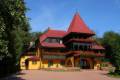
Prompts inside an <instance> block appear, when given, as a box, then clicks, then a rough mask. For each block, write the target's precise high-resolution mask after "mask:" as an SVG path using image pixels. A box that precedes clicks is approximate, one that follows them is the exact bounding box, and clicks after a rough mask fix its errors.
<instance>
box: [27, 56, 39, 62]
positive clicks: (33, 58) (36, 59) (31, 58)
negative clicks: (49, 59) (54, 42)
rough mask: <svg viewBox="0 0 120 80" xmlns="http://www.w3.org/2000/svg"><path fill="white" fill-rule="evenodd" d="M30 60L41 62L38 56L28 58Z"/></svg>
mask: <svg viewBox="0 0 120 80" xmlns="http://www.w3.org/2000/svg"><path fill="white" fill-rule="evenodd" d="M28 60H30V61H39V60H40V58H39V57H37V56H32V57H30V58H28Z"/></svg>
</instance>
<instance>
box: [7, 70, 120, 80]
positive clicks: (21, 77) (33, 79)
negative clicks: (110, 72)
mask: <svg viewBox="0 0 120 80" xmlns="http://www.w3.org/2000/svg"><path fill="white" fill-rule="evenodd" d="M106 74H107V72H106V71H95V70H81V71H80V72H47V71H41V70H28V71H26V70H23V71H22V72H21V73H19V74H17V75H14V76H11V77H10V78H9V79H5V80H120V78H111V77H108V76H107V75H106Z"/></svg>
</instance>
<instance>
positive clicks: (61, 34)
mask: <svg viewBox="0 0 120 80" xmlns="http://www.w3.org/2000/svg"><path fill="white" fill-rule="evenodd" d="M65 34H66V32H65V31H60V30H51V29H49V30H48V31H46V32H45V33H44V34H43V35H41V36H40V37H39V41H40V44H41V46H43V47H50V48H64V47H65V46H64V44H60V43H48V42H44V40H45V39H47V38H48V37H52V38H53V37H54V38H62V37H64V35H65Z"/></svg>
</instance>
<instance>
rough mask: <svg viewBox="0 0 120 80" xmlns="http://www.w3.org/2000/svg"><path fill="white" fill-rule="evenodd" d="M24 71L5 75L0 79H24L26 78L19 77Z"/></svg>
mask: <svg viewBox="0 0 120 80" xmlns="http://www.w3.org/2000/svg"><path fill="white" fill-rule="evenodd" d="M25 74H26V73H23V72H18V73H16V74H14V75H11V76H9V77H6V78H3V79H0V80H26V79H23V78H22V77H19V76H21V75H25Z"/></svg>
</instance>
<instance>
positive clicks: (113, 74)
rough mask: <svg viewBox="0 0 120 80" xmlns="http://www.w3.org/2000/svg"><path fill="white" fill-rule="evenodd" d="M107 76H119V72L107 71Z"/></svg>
mask: <svg viewBox="0 0 120 80" xmlns="http://www.w3.org/2000/svg"><path fill="white" fill-rule="evenodd" d="M108 76H110V77H114V78H120V74H118V73H115V72H110V73H108Z"/></svg>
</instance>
